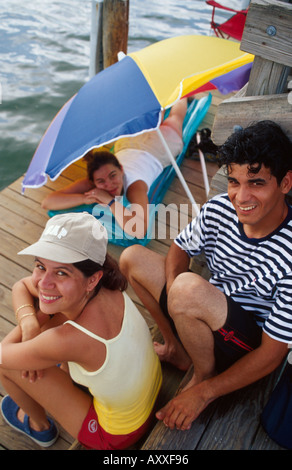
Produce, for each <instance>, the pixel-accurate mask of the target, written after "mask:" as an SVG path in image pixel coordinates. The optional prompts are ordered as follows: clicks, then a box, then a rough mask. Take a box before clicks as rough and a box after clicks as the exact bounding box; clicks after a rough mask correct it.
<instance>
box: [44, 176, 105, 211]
mask: <svg viewBox="0 0 292 470" xmlns="http://www.w3.org/2000/svg"><path fill="white" fill-rule="evenodd" d="M93 187H94V185H93V183H91V182H90V181H89V179H87V178H83V179H80V180H78V181H75V182H74V183H72V184H70V185H68V186H66V187H65V188H63V189H60V190H59V191H53V192H52V193H51V194H49V195H48V196H47V197H46V198H45V199H44V200H43V201H42V208H43V209H46V210H61V209H69V208H70V207H75V206H80V205H82V204H93V203H94V202H97V201H96V199H95V198H92V197H91V198H90V197H89V196H88V195H86V194H85V193H86V192H88V191H90V190H91V189H92V188H93Z"/></svg>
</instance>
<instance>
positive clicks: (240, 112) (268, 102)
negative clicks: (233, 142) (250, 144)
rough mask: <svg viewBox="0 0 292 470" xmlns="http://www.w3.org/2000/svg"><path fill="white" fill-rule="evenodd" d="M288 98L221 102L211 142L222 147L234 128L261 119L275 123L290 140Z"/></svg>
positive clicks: (291, 109)
mask: <svg viewBox="0 0 292 470" xmlns="http://www.w3.org/2000/svg"><path fill="white" fill-rule="evenodd" d="M288 96H289V95H288V94H281V95H265V96H243V97H234V98H230V99H227V100H225V101H223V102H222V103H221V104H220V106H218V110H217V115H216V117H215V121H214V125H213V129H212V140H213V142H214V143H215V144H216V145H222V144H223V143H224V142H225V140H226V139H227V138H228V137H229V136H230V135H231V134H232V133H233V130H234V126H236V125H239V126H241V127H246V126H248V125H249V124H250V123H251V122H255V121H261V120H263V119H270V120H272V121H275V122H277V123H278V124H279V125H280V126H281V127H282V129H283V130H284V131H285V132H286V133H287V135H288V136H289V137H290V139H292V105H291V103H289V101H288Z"/></svg>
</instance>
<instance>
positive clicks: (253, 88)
mask: <svg viewBox="0 0 292 470" xmlns="http://www.w3.org/2000/svg"><path fill="white" fill-rule="evenodd" d="M291 24H292V5H289V4H287V3H285V2H283V1H276V0H253V1H252V2H251V4H250V7H249V10H248V14H247V18H246V23H245V27H244V31H243V35H242V40H241V46H240V48H241V49H242V50H243V51H245V52H249V53H250V54H254V55H255V60H254V64H253V67H252V70H251V74H250V80H249V84H248V87H247V90H246V95H247V96H253V95H270V94H274V93H283V92H285V91H287V88H286V86H287V78H288V74H289V70H290V67H291V65H292V49H291V44H292V30H291Z"/></svg>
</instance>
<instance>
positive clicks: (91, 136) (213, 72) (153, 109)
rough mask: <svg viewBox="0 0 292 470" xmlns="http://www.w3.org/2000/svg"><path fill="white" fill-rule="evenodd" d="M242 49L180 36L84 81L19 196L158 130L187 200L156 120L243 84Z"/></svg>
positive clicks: (246, 59) (246, 67)
mask: <svg viewBox="0 0 292 470" xmlns="http://www.w3.org/2000/svg"><path fill="white" fill-rule="evenodd" d="M239 46H240V45H239V43H236V42H233V41H228V40H225V39H221V38H216V37H210V36H197V35H188V36H178V37H174V38H170V39H166V40H163V41H159V42H157V43H154V44H152V45H150V46H148V47H145V48H144V49H141V50H139V51H137V52H133V53H131V54H128V55H126V56H124V57H122V58H120V60H119V61H118V62H117V63H115V64H113V65H111V66H110V67H108V68H106V69H105V70H103V71H102V72H99V73H98V74H97V75H95V76H94V77H93V78H92V79H91V80H89V81H88V82H87V83H86V84H85V85H84V86H83V87H82V88H81V89H80V91H79V92H78V93H77V94H76V95H74V96H73V97H72V98H71V99H70V100H69V101H68V102H67V103H66V104H65V105H64V106H63V108H62V109H61V110H60V111H59V113H58V114H57V115H56V117H55V118H54V119H53V121H52V122H51V124H50V126H49V128H48V130H47V131H46V133H45V134H44V136H43V138H42V139H41V141H40V143H39V146H38V148H37V150H36V152H35V154H34V156H33V158H32V161H31V164H30V166H29V168H28V170H27V173H26V175H25V177H24V180H23V183H22V188H23V191H24V189H25V188H28V187H30V188H35V187H40V186H42V185H44V184H45V183H46V181H47V178H48V177H50V179H51V180H55V179H56V178H58V176H59V175H60V174H61V173H62V171H63V170H64V169H65V168H66V167H68V166H69V165H70V164H72V163H73V162H74V161H76V160H78V159H80V158H81V157H83V156H84V155H85V154H86V153H87V152H88V151H89V150H91V149H93V148H97V147H99V146H102V145H105V144H108V143H110V142H114V141H115V140H117V139H118V138H120V137H123V136H128V135H137V134H139V133H142V132H147V131H150V130H153V129H156V130H157V132H158V133H159V135H160V138H161V139H162V141H163V143H164V145H165V149H166V152H167V153H168V155H169V158H170V161H171V163H172V164H173V166H174V168H175V170H176V172H177V175H178V177H179V179H180V181H181V183H182V184H183V186H184V188H185V190H186V192H187V194H188V196H189V198H190V199H191V200H192V202H194V200H193V198H192V196H191V194H190V191H189V189H188V187H187V185H186V183H185V181H184V178H183V177H182V175H181V172H180V170H179V168H178V167H177V165H176V163H175V160H174V159H173V157H172V155H171V153H170V152H169V149H168V146H167V144H166V142H165V141H164V139H163V136H162V134H161V133H160V131H159V125H160V123H161V112H162V110H164V109H167V108H169V107H171V106H173V104H174V103H175V102H176V101H177V100H179V99H181V98H183V97H185V96H190V95H192V94H194V93H196V92H199V91H203V90H207V89H214V88H217V89H218V90H219V91H221V92H222V93H229V92H230V91H236V90H239V89H240V88H242V86H243V85H244V84H245V83H246V82H247V81H248V78H249V72H250V69H251V65H252V62H253V58H254V57H253V56H252V55H251V54H247V53H245V52H242V51H240V49H239Z"/></svg>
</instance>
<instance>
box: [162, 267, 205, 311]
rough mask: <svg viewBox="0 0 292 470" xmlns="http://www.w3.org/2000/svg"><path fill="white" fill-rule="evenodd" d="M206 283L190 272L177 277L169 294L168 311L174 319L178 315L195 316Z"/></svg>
mask: <svg viewBox="0 0 292 470" xmlns="http://www.w3.org/2000/svg"><path fill="white" fill-rule="evenodd" d="M205 282H206V281H205V280H204V279H203V278H202V277H201V276H199V275H198V274H195V273H190V272H187V273H182V274H179V275H178V276H177V277H176V279H175V280H174V282H173V284H172V286H171V288H170V290H169V293H168V309H169V314H170V316H171V317H172V318H173V319H174V318H175V317H176V316H178V315H190V314H191V315H192V316H193V315H194V312H195V311H196V306H197V299H198V296H199V295H203V294H202V289H203V285H204V283H205Z"/></svg>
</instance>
